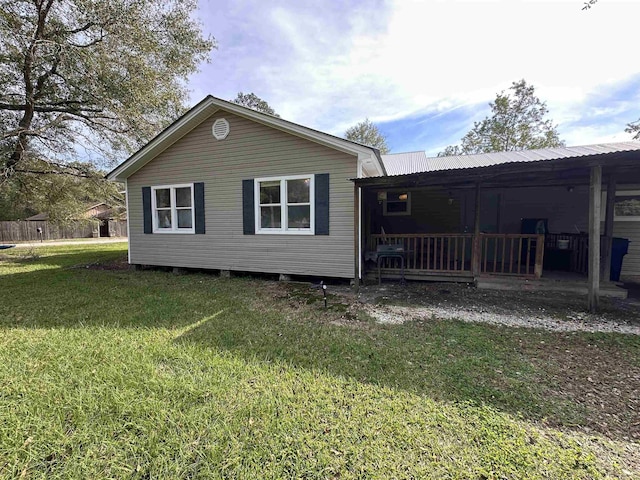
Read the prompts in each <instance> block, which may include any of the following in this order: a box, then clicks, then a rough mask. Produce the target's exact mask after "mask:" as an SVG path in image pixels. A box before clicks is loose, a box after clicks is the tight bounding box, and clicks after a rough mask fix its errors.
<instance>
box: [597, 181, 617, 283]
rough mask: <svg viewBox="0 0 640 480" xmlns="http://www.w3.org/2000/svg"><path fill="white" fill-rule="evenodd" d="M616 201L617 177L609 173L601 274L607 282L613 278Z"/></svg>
mask: <svg viewBox="0 0 640 480" xmlns="http://www.w3.org/2000/svg"><path fill="white" fill-rule="evenodd" d="M615 201H616V177H615V175H613V174H611V175H609V180H608V182H607V204H606V207H605V214H604V215H605V216H604V242H605V243H604V245H603V249H602V250H603V254H604V258H603V259H602V267H601V270H600V272H601V275H602V279H603V281H605V282H608V281H609V279H610V278H611V249H612V248H613V218H614V206H615Z"/></svg>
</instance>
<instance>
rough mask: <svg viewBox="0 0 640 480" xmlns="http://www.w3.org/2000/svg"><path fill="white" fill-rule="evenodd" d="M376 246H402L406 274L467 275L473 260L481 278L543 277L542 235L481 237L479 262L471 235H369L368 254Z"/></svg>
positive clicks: (391, 265) (389, 264)
mask: <svg viewBox="0 0 640 480" xmlns="http://www.w3.org/2000/svg"><path fill="white" fill-rule="evenodd" d="M379 245H402V246H403V248H404V251H405V270H406V271H408V272H411V271H422V272H424V273H425V274H430V273H434V272H442V273H447V274H455V273H465V274H470V273H471V272H472V271H473V262H474V260H475V261H479V266H478V269H477V271H478V272H479V274H481V275H483V274H485V275H490V274H496V275H521V276H535V277H538V278H539V277H540V276H541V275H542V263H543V258H544V235H525V234H480V241H479V253H480V258H479V260H476V259H474V258H473V245H474V235H473V234H471V233H463V234H448V233H442V234H440V233H438V234H404V235H389V234H385V235H371V236H370V237H369V239H368V241H367V252H369V253H372V254H373V253H375V252H376V249H377V247H378V246H379ZM381 261H382V265H381V266H382V268H384V269H398V270H399V269H400V262H399V260H397V259H387V258H385V259H381Z"/></svg>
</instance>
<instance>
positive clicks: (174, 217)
mask: <svg viewBox="0 0 640 480" xmlns="http://www.w3.org/2000/svg"><path fill="white" fill-rule="evenodd" d="M187 187H188V188H190V189H191V228H178V210H186V207H177V206H176V189H177V188H187ZM156 190H169V192H170V201H171V228H160V227H158V215H157V211H158V207H157V205H156ZM164 209H165V208H162V210H164ZM151 218H152V220H153V233H178V234H184V233H186V234H194V233H196V205H195V197H194V189H193V183H179V184H174V185H157V186H154V187H151Z"/></svg>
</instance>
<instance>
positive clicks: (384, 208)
mask: <svg viewBox="0 0 640 480" xmlns="http://www.w3.org/2000/svg"><path fill="white" fill-rule="evenodd" d="M393 193H406V194H407V201H406V202H403V203H406V205H407V210H406V211H404V212H389V211H387V202H388V200H387V198H385V199H384V200H383V201H382V214H383V215H384V216H385V217H399V216H406V215H411V192H410V191H408V190H394V191H393ZM387 195H388V192H387ZM391 203H401V202H391Z"/></svg>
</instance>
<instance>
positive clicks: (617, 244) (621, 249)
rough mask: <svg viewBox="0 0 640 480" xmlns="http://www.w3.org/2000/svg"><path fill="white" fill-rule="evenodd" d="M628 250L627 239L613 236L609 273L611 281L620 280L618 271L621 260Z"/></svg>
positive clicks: (620, 268) (619, 270)
mask: <svg viewBox="0 0 640 480" xmlns="http://www.w3.org/2000/svg"><path fill="white" fill-rule="evenodd" d="M628 252H629V239H628V238H619V237H613V243H612V245H611V275H610V277H609V279H610V280H611V281H613V282H619V281H620V272H621V271H622V260H624V256H625V255H626V254H627V253H628Z"/></svg>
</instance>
